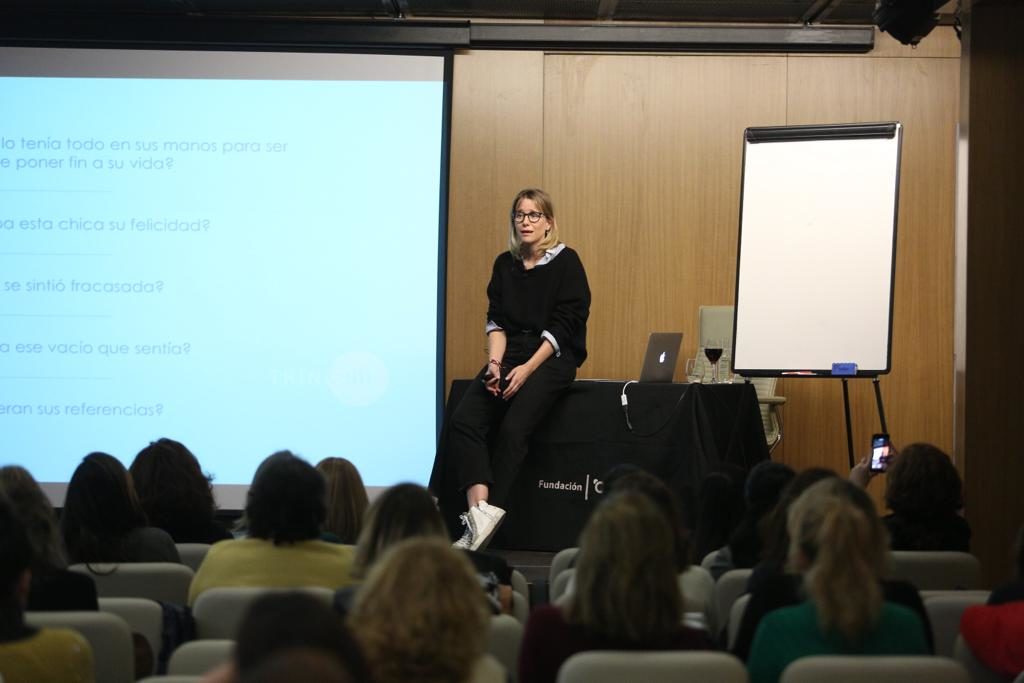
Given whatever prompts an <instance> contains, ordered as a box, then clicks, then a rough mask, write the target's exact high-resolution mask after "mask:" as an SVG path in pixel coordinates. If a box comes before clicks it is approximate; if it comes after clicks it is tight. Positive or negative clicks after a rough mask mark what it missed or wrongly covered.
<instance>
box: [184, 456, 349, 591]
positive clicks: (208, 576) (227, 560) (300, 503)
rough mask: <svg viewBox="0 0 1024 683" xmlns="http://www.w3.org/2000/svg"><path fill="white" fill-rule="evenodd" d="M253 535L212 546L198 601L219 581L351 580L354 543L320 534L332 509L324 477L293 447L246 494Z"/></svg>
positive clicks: (270, 462)
mask: <svg viewBox="0 0 1024 683" xmlns="http://www.w3.org/2000/svg"><path fill="white" fill-rule="evenodd" d="M245 515H246V517H247V519H248V525H249V538H244V539H237V540H230V541H221V542H220V543H216V544H214V545H212V546H210V551H209V552H208V553H207V555H206V558H205V559H204V560H203V563H202V564H201V565H200V566H199V570H198V571H197V572H196V575H195V578H193V579H192V585H191V587H190V588H189V595H188V601H189V604H190V605H191V604H193V603H194V602H195V600H196V598H197V597H198V596H199V594H200V593H202V592H203V591H205V590H208V589H210V588H215V587H219V586H267V587H278V588H291V587H299V586H322V587H324V588H341V587H343V586H346V585H348V584H349V583H351V581H352V579H351V570H352V556H353V549H352V546H347V545H338V544H336V543H328V542H326V541H321V540H319V536H320V527H321V525H322V524H323V522H324V518H325V517H326V515H327V503H326V499H325V490H324V479H323V477H322V476H320V473H319V472H317V471H316V470H315V469H314V468H313V466H312V465H310V464H309V463H307V462H306V461H305V460H302V459H301V458H299V457H297V456H296V455H294V454H293V453H291V452H290V451H280V452H278V453H275V454H273V455H271V456H270V457H269V458H267V459H266V460H264V461H263V463H262V464H261V465H260V466H259V469H257V470H256V475H255V476H254V477H253V481H252V486H250V487H249V493H248V496H247V499H246V505H245Z"/></svg>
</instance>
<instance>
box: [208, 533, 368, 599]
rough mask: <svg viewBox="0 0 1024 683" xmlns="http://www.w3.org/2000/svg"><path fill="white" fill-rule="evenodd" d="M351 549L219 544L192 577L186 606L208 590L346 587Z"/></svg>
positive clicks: (246, 541) (317, 544) (316, 544)
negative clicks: (224, 588)
mask: <svg viewBox="0 0 1024 683" xmlns="http://www.w3.org/2000/svg"><path fill="white" fill-rule="evenodd" d="M354 552H355V549H354V548H353V547H352V546H350V545H339V544H337V543H327V542H326V541H319V540H317V541H299V542H298V543H287V544H283V545H274V543H273V541H267V540H264V539H262V538H243V539H239V540H234V541H220V542H219V543H214V544H213V545H212V546H210V550H209V552H208V553H207V554H206V558H205V559H204V560H203V563H202V564H201V565H199V570H198V571H197V572H196V575H195V577H194V578H193V579H192V585H191V586H190V587H189V591H188V604H189V605H192V604H193V603H195V601H196V598H197V597H199V594H200V593H202V592H203V591H205V590H209V589H210V588H222V587H225V586H258V587H269V588H295V587H298V586H323V587H324V588H332V589H336V588H342V587H344V586H347V585H349V584H351V583H353V579H352V558H353V555H354Z"/></svg>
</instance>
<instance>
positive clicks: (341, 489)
mask: <svg viewBox="0 0 1024 683" xmlns="http://www.w3.org/2000/svg"><path fill="white" fill-rule="evenodd" d="M316 469H317V471H318V472H320V474H322V475H323V476H324V481H326V482H327V519H326V520H325V521H324V530H325V531H329V532H331V533H332V534H334V535H335V536H337V537H338V539H339V540H340V541H341V542H342V543H348V544H349V545H354V544H355V542H356V539H357V538H358V537H359V532H360V531H361V530H362V528H363V517H364V515H365V514H366V506H367V505H368V504H369V501H368V500H367V497H366V487H365V486H363V478H362V477H360V476H359V470H357V469H356V466H355V465H353V464H352V463H351V462H349V461H348V460H346V459H345V458H324V459H323V460H321V461H320V462H318V463H317V464H316Z"/></svg>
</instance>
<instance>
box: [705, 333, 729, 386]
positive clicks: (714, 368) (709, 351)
mask: <svg viewBox="0 0 1024 683" xmlns="http://www.w3.org/2000/svg"><path fill="white" fill-rule="evenodd" d="M723 348H725V347H724V345H723V344H722V340H721V339H708V340H707V341H706V342H704V356H705V357H706V358H707V359H708V362H709V363H711V383H712V384H718V361H719V360H720V359H721V358H722V349H723Z"/></svg>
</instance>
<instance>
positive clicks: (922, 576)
mask: <svg viewBox="0 0 1024 683" xmlns="http://www.w3.org/2000/svg"><path fill="white" fill-rule="evenodd" d="M886 578H889V579H899V580H901V581H909V582H910V583H912V584H914V586H916V587H917V590H919V591H926V590H975V589H978V588H981V565H980V564H979V563H978V558H976V557H974V555H971V554H970V553H958V552H924V551H909V550H896V551H893V552H891V553H889V571H888V573H887V576H886Z"/></svg>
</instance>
